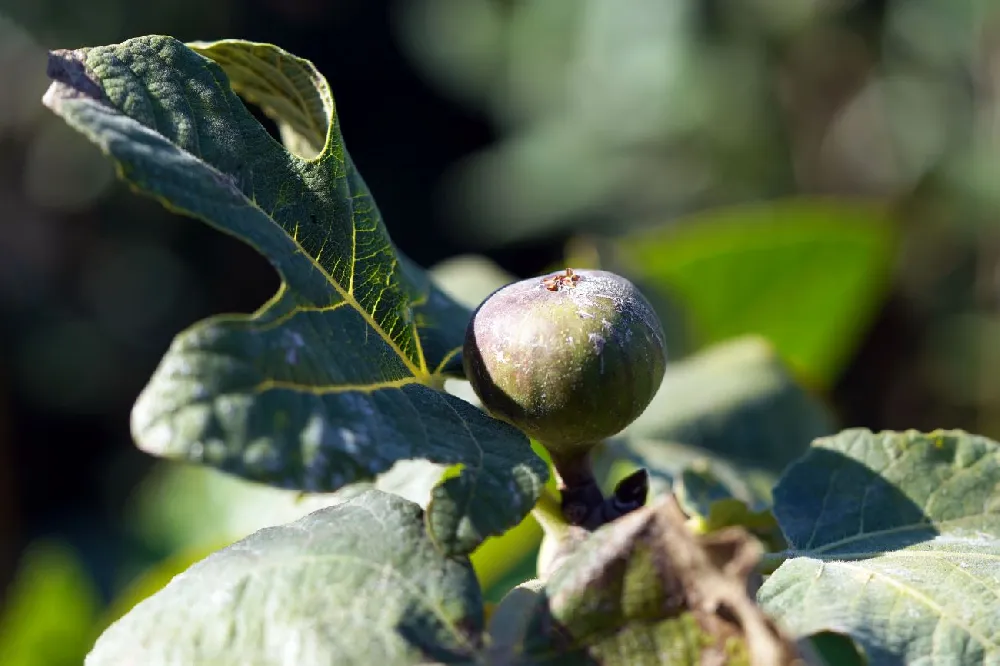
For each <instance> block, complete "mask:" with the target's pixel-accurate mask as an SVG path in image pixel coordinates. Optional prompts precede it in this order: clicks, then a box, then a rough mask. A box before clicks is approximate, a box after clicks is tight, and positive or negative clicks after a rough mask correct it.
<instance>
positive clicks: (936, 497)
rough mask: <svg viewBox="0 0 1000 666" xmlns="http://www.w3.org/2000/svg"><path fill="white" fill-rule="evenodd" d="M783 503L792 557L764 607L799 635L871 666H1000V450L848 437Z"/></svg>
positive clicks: (814, 463) (960, 440)
mask: <svg viewBox="0 0 1000 666" xmlns="http://www.w3.org/2000/svg"><path fill="white" fill-rule="evenodd" d="M774 498H775V508H774V511H775V515H776V516H777V518H778V522H779V524H780V525H781V528H782V530H783V531H784V533H785V536H786V538H787V540H788V543H789V544H790V547H789V551H788V552H787V553H784V554H782V555H781V557H786V558H787V559H786V561H785V562H784V563H783V564H781V566H780V567H779V568H778V569H777V571H775V572H774V574H773V575H771V576H770V577H769V579H768V580H767V582H766V583H765V584H764V586H763V587H762V588H761V590H760V594H759V599H760V602H761V604H762V605H763V607H764V608H765V609H766V610H767V611H768V612H769V613H770V614H772V615H773V616H774V617H776V618H777V619H778V620H779V621H780V622H781V623H782V624H783V625H784V626H785V627H787V628H788V629H789V630H790V631H791V632H792V633H793V634H795V635H797V636H808V635H811V634H814V633H818V632H822V631H833V632H838V633H844V634H848V635H850V636H851V637H852V638H853V639H854V640H855V641H857V643H858V644H859V645H860V646H861V647H862V648H863V649H864V651H865V653H866V655H867V658H868V660H869V663H871V664H873V665H881V664H887V665H888V664H916V663H928V664H995V663H1000V641H998V639H997V636H1000V613H998V612H997V610H998V608H1000V604H998V599H1000V444H998V443H997V442H994V441H992V440H989V439H986V438H984V437H978V436H975V435H969V434H967V433H964V432H961V431H936V432H933V433H930V434H926V435H925V434H920V433H917V432H913V431H909V432H905V433H895V432H884V433H879V434H873V433H871V432H869V431H867V430H847V431H844V432H842V433H840V434H839V435H836V436H834V437H829V438H824V439H821V440H819V441H817V442H816V444H815V446H814V447H813V448H812V449H811V450H810V451H809V453H808V454H806V455H805V456H804V457H803V458H802V460H801V461H799V462H798V463H796V464H795V465H793V466H792V467H791V468H789V470H788V471H787V473H786V474H785V475H784V476H783V477H782V480H781V482H780V483H779V484H778V486H777V487H776V488H775V491H774Z"/></svg>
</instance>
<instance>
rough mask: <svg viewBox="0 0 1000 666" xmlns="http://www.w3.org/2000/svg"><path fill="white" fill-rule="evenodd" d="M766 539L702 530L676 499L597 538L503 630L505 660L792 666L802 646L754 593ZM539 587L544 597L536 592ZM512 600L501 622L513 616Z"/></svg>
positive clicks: (527, 596)
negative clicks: (697, 532)
mask: <svg viewBox="0 0 1000 666" xmlns="http://www.w3.org/2000/svg"><path fill="white" fill-rule="evenodd" d="M759 555H760V546H759V544H758V543H757V542H756V541H754V540H753V539H752V537H749V535H747V533H746V532H744V531H743V530H739V529H730V530H726V531H723V532H718V533H715V534H713V535H710V536H705V537H695V536H694V535H692V534H691V532H690V531H688V529H687V528H686V527H685V516H684V514H683V512H682V511H681V510H680V507H679V506H678V505H677V503H676V501H675V500H674V499H673V498H672V497H671V496H665V497H663V498H661V499H660V500H659V501H657V502H656V503H654V504H653V505H650V506H647V507H644V508H642V509H639V510H638V511H634V512H632V513H630V514H627V515H626V516H624V517H622V518H620V519H618V520H616V521H614V522H612V523H609V524H607V525H605V526H604V527H602V528H601V529H599V530H598V531H597V532H595V533H594V534H593V535H592V536H590V537H589V538H587V539H586V540H585V541H583V543H582V544H581V545H580V546H579V547H578V548H577V550H576V552H574V553H573V554H572V555H571V556H570V557H569V558H568V559H567V560H566V561H565V562H564V563H563V564H562V565H561V566H560V567H559V568H558V569H556V571H555V572H554V573H553V574H552V576H551V577H550V578H549V579H548V580H547V581H546V583H545V585H544V587H543V588H541V591H540V593H539V592H537V589H536V590H532V589H528V590H524V589H519V590H517V593H518V595H517V597H516V598H514V599H512V601H511V603H512V604H515V603H516V604H517V605H518V606H519V610H520V611H521V612H523V613H529V614H530V616H529V618H528V619H527V621H526V622H524V624H523V625H519V624H517V623H509V624H506V625H504V626H503V627H499V629H500V632H499V634H500V637H501V638H503V643H505V644H498V645H496V651H497V654H495V655H494V658H495V659H501V660H502V659H504V658H506V659H511V660H515V659H516V660H517V662H516V663H521V664H526V665H527V664H563V663H565V664H629V665H641V664H702V663H732V664H740V663H743V664H748V663H751V661H752V663H754V664H760V665H764V666H767V665H771V664H790V663H793V658H794V657H795V653H796V651H795V648H794V647H793V645H792V644H791V643H790V642H788V641H787V640H786V639H785V638H783V637H782V636H781V635H780V634H779V633H778V631H777V630H776V628H775V627H774V625H773V624H772V623H771V621H770V620H768V619H767V618H766V617H765V616H764V614H763V613H762V612H761V611H760V609H759V608H757V606H756V605H755V604H754V602H753V601H752V599H751V598H750V597H749V596H748V588H750V587H752V580H751V576H752V570H753V567H754V564H755V563H756V561H757V558H758V557H759ZM532 594H534V595H535V596H534V598H532ZM504 605H505V604H504V603H501V604H500V606H499V607H498V608H497V610H496V612H495V615H494V620H495V622H494V623H495V624H499V619H500V618H503V617H504V616H506V615H508V613H506V611H505V609H504Z"/></svg>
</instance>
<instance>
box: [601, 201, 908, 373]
mask: <svg viewBox="0 0 1000 666" xmlns="http://www.w3.org/2000/svg"><path fill="white" fill-rule="evenodd" d="M616 247H617V251H618V253H619V255H620V256H619V257H618V259H619V260H620V261H621V263H622V266H623V267H624V269H625V270H626V271H628V272H629V273H634V274H635V275H636V276H637V277H638V278H641V279H642V280H643V283H644V284H645V285H648V286H651V287H653V288H654V289H657V290H663V291H664V292H666V293H668V294H669V295H670V296H673V297H676V298H677V299H678V300H679V301H680V302H681V304H682V305H683V306H684V308H685V311H686V314H687V315H688V318H689V323H690V326H691V327H692V333H693V335H694V336H695V337H696V338H697V339H698V340H699V341H700V342H701V343H702V344H711V343H713V342H719V341H722V340H726V339H728V338H731V337H733V336H737V335H744V334H757V335H761V336H763V337H765V338H767V339H768V340H769V341H770V342H771V343H772V344H773V345H774V346H775V348H776V349H777V350H778V352H779V353H780V355H781V357H782V358H784V359H786V360H787V361H788V362H789V363H790V364H791V366H792V368H793V369H794V370H795V371H796V372H797V373H801V374H802V375H803V376H804V377H806V378H807V379H809V380H810V381H811V382H815V383H817V384H819V385H829V384H830V383H832V381H833V380H834V379H835V378H836V376H837V374H838V372H839V371H840V370H841V369H842V366H843V363H844V362H845V361H846V360H847V358H848V356H849V355H850V354H851V353H852V352H853V350H854V347H855V345H856V344H857V343H858V340H859V339H860V336H861V335H862V334H864V332H865V330H866V329H867V327H868V325H869V324H870V322H871V320H872V318H873V316H874V314H875V312H876V311H877V308H878V306H879V305H880V303H881V302H882V299H883V298H884V296H885V294H886V293H887V289H888V286H889V276H890V271H891V269H892V264H893V251H894V247H895V231H894V227H893V221H892V220H891V219H890V217H889V213H888V211H887V209H886V207H885V206H882V205H879V204H871V203H854V202H843V201H837V200H834V199H829V200H827V199H798V200H791V201H779V202H769V203H764V204H758V205H753V206H739V207H734V208H726V209H721V210H712V211H709V212H706V213H703V214H700V215H698V216H697V217H695V218H692V219H688V220H680V221H675V222H673V223H671V225H670V226H669V227H664V228H662V229H657V230H653V231H642V232H636V233H634V234H630V235H627V236H625V237H623V238H620V239H618V240H617V241H616Z"/></svg>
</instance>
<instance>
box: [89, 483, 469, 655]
mask: <svg viewBox="0 0 1000 666" xmlns="http://www.w3.org/2000/svg"><path fill="white" fill-rule="evenodd" d="M483 624H484V618H483V603H482V597H481V595H480V592H479V585H478V583H477V582H476V577H475V573H474V572H473V570H472V566H471V564H470V563H469V561H468V558H466V557H461V558H446V557H444V556H443V555H442V554H441V553H440V552H439V551H438V549H437V548H436V547H435V546H434V544H433V543H432V542H431V541H430V539H429V538H428V537H427V533H426V530H424V527H423V520H422V516H421V509H420V507H419V506H418V505H416V504H414V503H412V502H409V501H407V500H404V499H402V498H400V497H397V496H395V495H391V494H388V493H383V492H381V491H377V490H370V491H367V492H364V493H362V494H360V495H358V496H357V497H354V498H353V499H350V500H348V501H346V502H344V503H342V504H339V505H337V506H333V507H329V508H326V509H320V510H319V511H316V512H314V513H312V514H309V515H308V516H306V517H304V518H301V519H299V520H297V521H295V522H294V523H289V524H287V525H282V526H279V527H269V528H266V529H263V530H260V531H259V532H256V533H254V534H252V535H250V536H249V537H247V538H246V539H243V540H242V541H238V542H237V543H235V544H233V545H232V546H229V547H228V548H225V549H223V550H221V551H218V552H217V553H214V554H212V555H210V556H209V557H207V558H206V559H204V560H202V561H201V562H199V563H197V564H195V565H194V566H192V567H191V568H189V569H188V570H187V571H185V572H184V573H183V574H181V575H179V576H178V577H176V578H174V579H173V580H172V581H171V582H170V583H169V584H167V586H166V587H164V588H163V589H162V590H160V591H159V592H157V593H156V594H154V595H153V596H152V597H149V598H148V599H146V600H145V601H142V602H140V603H139V604H138V605H137V606H136V607H135V608H134V609H132V611H131V612H129V613H128V614H127V615H125V617H123V618H122V619H121V620H119V621H118V622H116V623H115V624H113V625H112V626H111V627H110V628H109V629H108V630H107V631H106V632H105V633H104V634H103V635H102V636H101V638H100V639H99V640H98V641H97V644H96V645H95V646H94V649H93V651H92V652H91V653H90V655H89V656H88V657H87V661H86V666H129V665H132V664H143V666H167V665H168V664H169V665H171V666H173V665H177V664H184V665H185V666H237V665H239V666H242V665H244V664H261V665H263V664H267V665H268V666H320V665H322V666H328V665H329V664H343V665H345V666H350V665H353V664H358V665H361V664H385V665H386V666H403V665H408V664H422V663H437V662H448V663H455V662H461V661H464V660H466V659H471V658H472V657H473V655H475V653H476V652H477V650H478V647H479V640H480V636H481V632H482V629H483Z"/></svg>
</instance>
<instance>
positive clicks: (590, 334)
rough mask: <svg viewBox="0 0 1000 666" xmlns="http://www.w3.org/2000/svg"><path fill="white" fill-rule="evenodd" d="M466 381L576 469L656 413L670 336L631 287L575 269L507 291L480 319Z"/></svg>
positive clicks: (494, 409) (471, 338)
mask: <svg viewBox="0 0 1000 666" xmlns="http://www.w3.org/2000/svg"><path fill="white" fill-rule="evenodd" d="M463 364H464V366H465V374H466V377H468V379H469V382H470V383H471V384H472V388H473V390H475V392H476V395H478V396H479V399H480V400H481V401H482V403H483V406H484V407H485V408H486V409H487V411H489V412H490V413H491V414H492V415H493V416H495V417H496V418H499V419H502V420H504V421H507V422H509V423H511V424H512V425H515V426H517V427H518V428H520V429H521V430H522V431H524V432H525V433H526V434H528V435H530V436H531V437H533V438H535V439H537V440H538V441H539V442H540V443H541V444H543V445H544V446H545V447H546V449H548V451H549V452H550V453H551V454H552V456H553V459H554V460H557V459H564V460H566V459H573V458H576V457H579V455H580V454H582V453H583V454H585V453H586V452H588V451H589V450H590V447H592V446H593V445H594V444H595V443H596V442H597V441H599V440H601V439H604V438H607V437H610V436H612V435H615V434H617V433H618V432H620V431H621V430H623V429H624V428H625V426H627V425H628V424H629V423H631V422H632V421H633V420H635V418H636V417H637V416H639V414H641V413H642V411H643V410H644V409H646V407H647V406H648V405H649V402H650V401H651V400H652V398H653V395H654V394H655V393H656V390H657V389H658V388H659V386H660V381H661V380H662V379H663V372H664V369H665V364H666V346H665V344H664V335H663V328H662V326H661V325H660V321H659V319H658V318H657V316H656V313H655V312H654V311H653V308H652V306H651V305H650V304H649V302H648V301H647V300H646V299H645V298H644V297H643V296H642V294H641V293H640V292H639V290H638V289H637V288H636V287H635V285H633V284H632V283H631V282H629V281H628V280H626V279H625V278H623V277H621V276H620V275H616V274H614V273H610V272H607V271H598V270H579V271H573V270H572V269H566V271H565V272H558V273H552V274H550V275H547V276H543V277H540V278H531V279H528V280H522V281H520V282H515V283H513V284H510V285H507V286H506V287H503V288H501V289H499V290H497V291H496V292H494V293H493V294H492V295H491V296H489V297H488V298H487V299H486V300H485V301H484V302H483V303H482V304H481V305H480V306H479V308H478V309H477V310H476V311H475V313H474V314H473V317H472V320H471V321H470V322H469V327H468V329H467V331H466V336H465V346H464V349H463Z"/></svg>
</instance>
